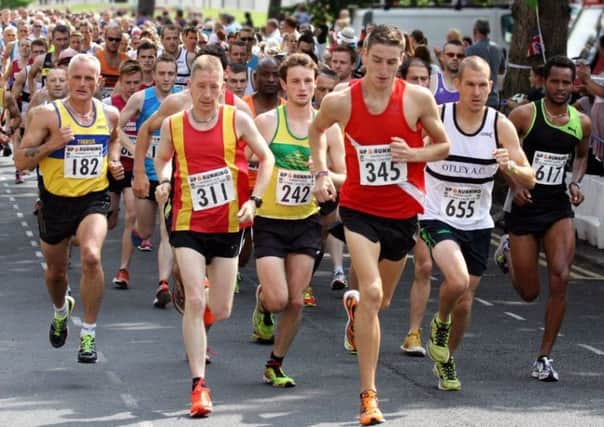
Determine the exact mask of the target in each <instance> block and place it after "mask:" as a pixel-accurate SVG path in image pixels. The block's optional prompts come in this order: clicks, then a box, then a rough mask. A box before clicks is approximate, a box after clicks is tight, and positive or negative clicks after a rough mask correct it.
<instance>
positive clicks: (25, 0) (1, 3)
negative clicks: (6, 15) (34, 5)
mask: <svg viewBox="0 0 604 427" xmlns="http://www.w3.org/2000/svg"><path fill="white" fill-rule="evenodd" d="M32 1H33V0H0V7H1V8H5V7H8V8H11V9H15V8H18V7H26V6H28V5H29V4H30V3H31V2H32Z"/></svg>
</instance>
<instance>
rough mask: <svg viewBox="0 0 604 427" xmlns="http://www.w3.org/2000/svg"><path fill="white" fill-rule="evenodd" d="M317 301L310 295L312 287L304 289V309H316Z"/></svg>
mask: <svg viewBox="0 0 604 427" xmlns="http://www.w3.org/2000/svg"><path fill="white" fill-rule="evenodd" d="M316 306H317V300H316V299H315V296H314V295H313V293H312V286H309V287H308V288H306V289H304V307H316Z"/></svg>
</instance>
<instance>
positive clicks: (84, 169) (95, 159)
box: [63, 144, 103, 179]
mask: <svg viewBox="0 0 604 427" xmlns="http://www.w3.org/2000/svg"><path fill="white" fill-rule="evenodd" d="M63 163H64V169H63V175H64V176H65V178H76V179H86V178H96V177H99V176H101V169H102V168H103V146H102V145H101V144H94V145H66V146H65V161H64V162H63Z"/></svg>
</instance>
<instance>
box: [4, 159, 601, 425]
mask: <svg viewBox="0 0 604 427" xmlns="http://www.w3.org/2000/svg"><path fill="white" fill-rule="evenodd" d="M13 173H14V169H12V168H11V167H10V165H9V161H8V159H0V236H1V241H2V245H0V261H1V264H0V266H1V268H0V280H1V281H0V283H2V285H0V301H1V303H0V321H1V324H2V327H1V328H0V426H11V427H12V426H50V425H52V426H63V427H67V426H82V425H86V426H90V427H96V426H140V427H142V426H145V427H150V426H158V427H159V426H172V425H207V426H296V427H297V426H354V425H357V417H358V374H357V365H356V359H355V357H354V356H351V355H349V354H347V353H346V352H345V351H344V349H343V345H342V342H343V329H344V324H345V320H346V315H345V313H344V310H343V308H342V304H341V292H333V291H331V290H330V289H329V286H328V283H329V280H330V273H329V271H330V263H329V260H327V261H324V263H323V265H322V268H321V270H320V271H319V272H318V274H317V275H316V277H315V280H314V288H315V294H316V296H317V299H318V307H316V308H310V309H307V310H305V313H304V320H303V324H302V326H301V329H300V332H299V334H298V337H297V338H296V340H295V342H294V344H293V346H292V348H291V350H290V353H289V354H288V355H287V358H286V359H285V364H284V367H285V369H286V371H287V373H288V374H289V375H291V376H293V377H294V378H295V379H296V381H297V384H298V385H297V387H295V388H293V389H283V390H280V389H273V388H272V387H269V386H267V385H265V384H263V383H262V372H263V366H264V363H265V361H266V359H267V357H268V355H269V353H270V347H266V346H261V345H258V344H253V343H251V342H250V340H249V338H250V333H251V324H250V318H251V313H252V308H253V304H254V285H255V283H256V282H255V273H254V269H253V267H252V266H248V267H247V268H246V269H245V270H244V271H243V277H244V280H243V284H242V287H241V293H240V294H238V295H236V296H235V304H234V310H233V314H232V317H231V319H229V320H228V321H225V322H222V323H220V324H217V325H216V326H215V327H214V328H213V329H212V331H211V335H210V347H211V348H212V349H213V351H214V355H213V363H212V364H211V365H210V366H209V369H208V374H207V381H208V383H209V385H210V386H211V387H212V393H213V400H214V404H215V410H214V413H213V414H212V415H211V417H210V418H208V419H205V420H191V419H189V417H188V403H189V397H190V393H189V392H190V374H189V370H188V366H187V363H186V361H185V356H184V349H183V344H182V338H181V333H180V316H179V315H178V314H177V313H176V311H175V310H173V309H172V307H171V306H170V308H169V309H166V310H160V309H155V308H153V307H152V305H151V302H152V299H153V292H154V290H155V287H156V274H157V273H156V272H157V267H156V262H155V259H156V252H152V253H140V252H137V253H136V254H135V257H134V259H133V262H132V268H131V273H130V274H131V282H132V283H131V285H132V286H131V289H129V290H127V291H120V290H116V289H113V287H112V286H111V283H110V282H111V277H112V276H113V275H114V274H115V271H116V268H117V267H118V259H119V237H120V233H118V232H112V233H111V234H110V235H109V237H108V239H107V242H106V245H105V249H104V252H103V265H104V267H105V273H106V283H107V286H106V293H105V300H104V303H103V307H102V312H101V316H100V318H99V322H98V328H97V347H98V350H99V351H100V361H99V363H97V364H96V365H81V364H78V363H77V362H76V352H77V346H78V339H77V336H78V333H79V328H78V327H77V325H78V324H79V321H80V318H81V315H82V311H81V304H79V303H80V302H79V296H78V286H77V283H78V280H79V269H80V264H79V260H78V256H77V255H78V254H77V250H76V251H74V253H73V256H72V266H71V270H70V272H69V275H70V282H71V283H72V288H73V292H74V295H75V297H76V300H77V301H78V302H77V304H76V309H75V312H74V317H73V322H72V324H71V336H70V337H69V338H68V340H67V344H66V345H65V346H64V347H63V348H61V349H53V348H51V346H50V344H49V342H48V327H49V322H50V319H51V316H52V308H51V303H50V300H49V297H48V295H47V292H46V289H45V286H44V282H43V267H44V264H43V262H44V260H43V259H42V257H41V253H40V252H39V251H40V248H39V246H38V239H37V223H36V219H35V217H34V216H33V215H32V213H31V211H32V207H33V203H34V200H35V197H36V188H35V180H34V178H33V176H28V177H27V178H26V183H25V184H22V185H18V186H17V185H14V181H13V178H14V175H13ZM496 239H497V237H494V241H496ZM156 241H157V239H156ZM346 261H347V263H348V261H349V260H348V259H346ZM578 267H579V269H574V270H573V280H572V285H571V287H570V292H569V297H568V298H569V305H568V312H567V316H566V320H565V323H564V325H563V327H562V331H561V336H560V337H559V339H558V342H557V345H556V347H555V349H554V350H555V351H554V354H553V355H552V356H553V358H554V359H555V367H556V369H557V370H558V371H559V373H560V378H561V381H560V382H559V383H541V382H539V381H536V380H533V379H531V378H530V376H529V373H530V368H531V364H532V362H533V360H534V358H535V357H536V355H537V354H536V353H537V351H538V348H539V342H540V339H541V334H542V330H541V329H540V328H542V326H543V315H544V301H545V297H546V296H547V291H546V288H545V287H544V288H543V289H544V294H543V295H542V296H541V297H540V298H539V299H538V300H537V301H535V302H534V303H531V304H526V303H522V302H520V300H519V298H518V297H517V296H516V295H515V293H514V291H513V289H512V287H511V285H510V282H509V279H508V277H506V276H504V275H502V274H501V273H499V272H498V270H497V269H496V267H495V266H494V265H492V264H491V265H489V269H488V271H487V273H486V275H485V277H484V279H483V282H482V284H481V286H480V288H479V291H478V298H477V301H476V302H475V304H474V314H473V316H474V317H473V321H472V325H471V328H470V330H469V333H468V334H467V336H466V339H465V341H464V342H463V345H462V347H461V348H460V349H459V350H458V352H457V354H456V360H457V367H458V374H459V377H460V380H461V381H462V384H463V389H462V391H460V392H442V391H439V390H438V389H437V388H436V379H435V378H434V377H433V376H432V373H431V370H432V364H431V362H430V361H429V360H428V359H425V358H409V357H406V356H404V355H402V353H401V351H400V350H399V345H400V344H401V341H402V339H403V337H404V335H405V333H406V331H407V323H408V306H409V301H408V289H409V284H410V280H411V274H412V272H411V270H412V269H411V266H410V265H409V266H408V267H407V271H406V272H405V275H404V277H403V279H402V281H401V284H400V285H399V288H398V290H397V292H396V295H395V298H394V301H393V304H392V307H391V308H390V309H389V310H388V311H386V312H384V313H383V314H382V316H381V321H382V333H383V338H382V350H381V355H380V362H379V370H378V389H379V395H380V399H381V407H382V410H383V411H384V413H385V416H386V418H387V421H388V425H392V426H402V425H406V426H552V425H556V426H573V425H576V426H596V425H600V426H604V394H603V390H604V363H603V362H604V331H603V329H602V327H601V325H602V324H603V321H604V318H603V312H602V303H603V302H604V281H603V280H602V279H603V277H602V274H604V271H603V270H604V268H602V266H594V265H582V266H578ZM543 280H544V282H543V283H545V279H543ZM438 285H439V282H438V280H434V281H433V282H432V287H433V292H432V299H431V300H430V303H429V307H428V310H427V315H426V320H425V322H424V328H425V329H426V328H427V326H428V324H427V323H428V322H427V319H428V317H429V316H431V315H432V314H433V313H434V311H435V309H436V303H435V300H434V297H435V296H436V295H437V289H438ZM78 304H79V305H78ZM424 335H425V334H424Z"/></svg>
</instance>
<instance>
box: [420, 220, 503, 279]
mask: <svg viewBox="0 0 604 427" xmlns="http://www.w3.org/2000/svg"><path fill="white" fill-rule="evenodd" d="M419 224H420V235H421V238H422V240H423V241H424V242H426V245H428V248H430V251H432V248H434V246H436V245H437V244H439V243H440V242H443V241H445V240H453V241H454V242H455V243H457V244H458V245H459V247H460V249H461V253H462V255H463V258H464V260H465V261H466V266H467V267H468V273H470V274H471V275H472V276H476V277H480V276H482V274H483V273H484V272H485V270H486V269H487V261H488V259H489V249H490V244H491V231H492V230H493V229H492V228H484V229H480V230H459V229H457V228H454V227H451V226H450V225H449V224H446V223H444V222H442V221H438V220H435V219H427V220H422V221H420V222H419Z"/></svg>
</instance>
